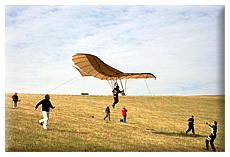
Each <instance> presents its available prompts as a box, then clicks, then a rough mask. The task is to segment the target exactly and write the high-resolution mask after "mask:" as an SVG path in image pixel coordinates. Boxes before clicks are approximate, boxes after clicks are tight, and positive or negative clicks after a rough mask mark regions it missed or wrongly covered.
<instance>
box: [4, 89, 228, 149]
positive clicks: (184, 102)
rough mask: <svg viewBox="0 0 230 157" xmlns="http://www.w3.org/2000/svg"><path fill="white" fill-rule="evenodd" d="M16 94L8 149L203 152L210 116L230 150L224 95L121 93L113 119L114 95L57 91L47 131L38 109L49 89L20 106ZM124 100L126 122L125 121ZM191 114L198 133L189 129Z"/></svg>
mask: <svg viewBox="0 0 230 157" xmlns="http://www.w3.org/2000/svg"><path fill="white" fill-rule="evenodd" d="M12 95H13V94H11V93H8V94H6V103H5V113H6V117H5V120H6V128H5V129H6V139H5V146H6V151H7V152H11V151H23V152H24V151H26V152H27V151H29V152H32V151H36V152H38V151H45V152H47V151H48V152H57V151H60V152H82V151H83V152H107V151H109V152H203V151H205V150H204V149H203V148H205V139H206V138H207V136H209V135H210V132H211V130H210V129H209V128H208V127H207V125H205V124H204V122H206V121H207V122H209V123H212V122H213V121H214V120H217V121H218V133H217V138H216V140H215V142H214V144H215V146H216V149H217V151H221V152H223V151H225V120H224V117H225V115H224V114H225V111H224V109H225V106H224V105H225V98H224V96H120V102H119V104H118V105H117V106H116V108H115V109H112V108H111V121H108V119H107V120H103V118H104V116H105V113H104V110H105V108H106V105H107V104H112V102H113V97H112V96H80V95H51V102H52V104H53V105H54V106H55V107H56V109H54V110H51V111H50V119H49V122H48V130H47V131H44V130H43V128H42V126H40V125H39V124H38V120H39V119H40V118H41V117H42V114H41V111H40V110H41V106H40V107H39V109H38V110H36V111H35V110H34V107H35V105H36V104H37V103H38V102H39V101H40V100H41V99H43V98H44V95H41V94H19V97H20V99H21V100H22V101H21V102H19V103H18V109H12V106H13V103H12V100H11V96H12ZM123 105H125V106H126V108H127V109H128V116H127V123H126V124H124V123H122V122H120V119H121V118H122V116H121V107H122V106H123ZM191 114H193V115H195V132H196V134H197V137H193V136H192V133H191V132H190V133H189V134H188V135H187V136H185V134H184V133H185V131H186V130H187V120H188V118H189V117H190V115H191ZM92 115H93V116H94V118H92Z"/></svg>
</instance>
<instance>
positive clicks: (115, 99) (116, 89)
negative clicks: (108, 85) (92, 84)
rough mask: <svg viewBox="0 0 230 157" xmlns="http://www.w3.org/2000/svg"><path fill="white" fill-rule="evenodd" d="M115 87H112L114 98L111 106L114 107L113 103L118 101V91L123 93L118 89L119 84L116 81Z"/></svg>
mask: <svg viewBox="0 0 230 157" xmlns="http://www.w3.org/2000/svg"><path fill="white" fill-rule="evenodd" d="M115 86H116V87H115V88H114V89H113V91H112V92H113V98H114V102H113V108H115V105H116V104H117V103H118V102H119V99H118V94H119V93H122V92H123V93H124V90H121V91H120V89H119V86H118V84H117V83H115Z"/></svg>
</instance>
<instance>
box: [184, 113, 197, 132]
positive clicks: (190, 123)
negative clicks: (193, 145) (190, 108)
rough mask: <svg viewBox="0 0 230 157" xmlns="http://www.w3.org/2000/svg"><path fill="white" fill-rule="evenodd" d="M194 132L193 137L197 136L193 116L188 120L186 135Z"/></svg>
mask: <svg viewBox="0 0 230 157" xmlns="http://www.w3.org/2000/svg"><path fill="white" fill-rule="evenodd" d="M191 130H192V133H193V136H196V135H195V130H194V116H193V115H192V116H191V118H189V119H188V130H187V131H186V132H185V135H187V134H188V132H189V131H191Z"/></svg>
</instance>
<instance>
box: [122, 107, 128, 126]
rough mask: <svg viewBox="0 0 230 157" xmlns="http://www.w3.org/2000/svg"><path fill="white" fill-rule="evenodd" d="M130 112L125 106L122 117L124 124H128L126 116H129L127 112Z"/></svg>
mask: <svg viewBox="0 0 230 157" xmlns="http://www.w3.org/2000/svg"><path fill="white" fill-rule="evenodd" d="M127 111H128V110H127V109H126V108H125V106H124V107H123V108H122V110H121V112H122V116H123V123H126V116H127V113H126V112H127Z"/></svg>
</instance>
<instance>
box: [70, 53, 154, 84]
mask: <svg viewBox="0 0 230 157" xmlns="http://www.w3.org/2000/svg"><path fill="white" fill-rule="evenodd" d="M72 61H73V62H74V64H75V65H76V66H74V67H75V68H76V69H77V70H78V71H79V72H80V74H81V75H82V76H93V77H96V78H98V79H101V80H108V82H109V81H111V83H109V84H110V86H111V88H114V86H115V85H114V86H113V83H112V81H114V82H115V84H117V80H120V82H121V86H122V88H123V85H122V81H121V80H122V79H126V80H127V79H140V78H145V79H147V78H155V79H156V77H155V76H154V75H153V74H151V73H124V72H121V71H119V70H117V69H115V68H113V67H111V66H109V65H108V64H106V63H104V62H103V61H102V60H101V59H99V58H98V57H97V56H94V55H91V54H85V53H76V54H75V55H73V58H72Z"/></svg>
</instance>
